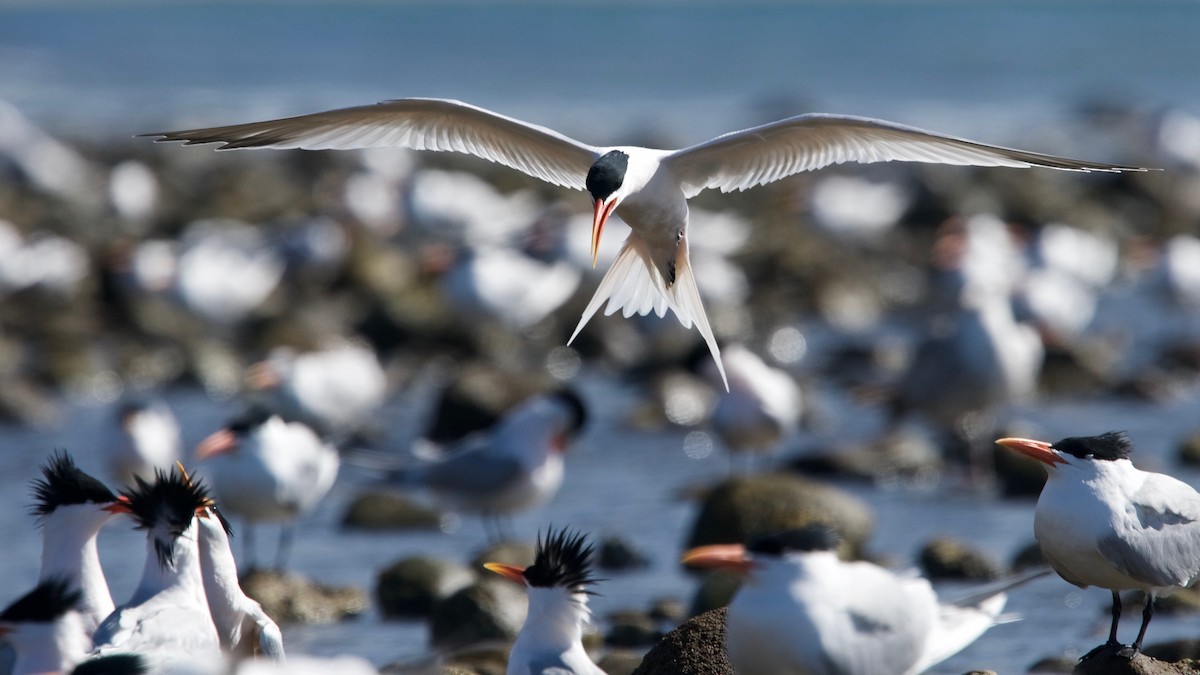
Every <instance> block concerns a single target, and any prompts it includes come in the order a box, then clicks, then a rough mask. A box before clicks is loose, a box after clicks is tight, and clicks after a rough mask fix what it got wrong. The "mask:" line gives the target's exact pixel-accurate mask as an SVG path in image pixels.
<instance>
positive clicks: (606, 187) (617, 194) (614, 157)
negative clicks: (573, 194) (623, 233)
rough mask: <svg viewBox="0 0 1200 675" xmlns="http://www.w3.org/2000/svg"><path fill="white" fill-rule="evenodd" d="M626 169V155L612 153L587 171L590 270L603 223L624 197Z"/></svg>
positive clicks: (598, 247) (617, 151) (627, 164)
mask: <svg viewBox="0 0 1200 675" xmlns="http://www.w3.org/2000/svg"><path fill="white" fill-rule="evenodd" d="M628 168H629V155H628V154H626V153H624V152H622V151H620V150H612V151H609V152H607V153H605V154H603V155H601V156H600V159H597V160H596V162H595V163H594V164H592V166H591V168H590V169H588V174H587V180H586V181H585V185H586V186H587V191H588V192H589V193H591V195H592V207H593V209H594V212H593V215H592V267H595V266H596V256H597V255H598V254H599V250H600V233H601V232H603V231H604V223H605V222H607V221H608V217H609V216H611V215H612V212H613V211H615V210H616V208H617V205H618V204H620V203H621V200H622V199H624V198H625V196H626V195H625V192H624V191H623V190H622V189H621V188H622V187H624V184H625V172H626V170H628Z"/></svg>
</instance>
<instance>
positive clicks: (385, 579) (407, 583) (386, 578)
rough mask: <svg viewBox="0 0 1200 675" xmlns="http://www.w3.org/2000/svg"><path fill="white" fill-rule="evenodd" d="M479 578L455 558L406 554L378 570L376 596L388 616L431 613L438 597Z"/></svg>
mask: <svg viewBox="0 0 1200 675" xmlns="http://www.w3.org/2000/svg"><path fill="white" fill-rule="evenodd" d="M476 578H477V576H476V574H475V572H473V571H472V570H470V569H468V568H467V567H466V566H464V565H461V564H459V563H456V562H453V561H449V560H438V559H435V558H426V557H414V558H405V559H403V560H398V561H396V562H395V563H393V564H392V565H391V566H389V567H388V568H386V569H384V570H383V571H381V572H380V573H379V576H378V578H377V581H376V585H375V598H376V600H378V601H379V611H380V613H382V614H383V616H385V617H389V618H395V617H421V616H428V615H429V613H430V612H432V611H433V606H434V605H435V604H436V603H437V602H438V601H440V600H444V599H445V598H448V597H450V596H451V595H453V594H454V593H456V592H458V591H459V590H462V589H463V588H466V587H467V586H470V585H471V584H472V583H473V582H474V581H475V579H476Z"/></svg>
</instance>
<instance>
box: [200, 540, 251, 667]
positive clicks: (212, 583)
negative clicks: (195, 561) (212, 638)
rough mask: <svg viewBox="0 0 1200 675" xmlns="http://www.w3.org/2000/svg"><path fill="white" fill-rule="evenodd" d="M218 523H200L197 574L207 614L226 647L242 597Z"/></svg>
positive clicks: (237, 623)
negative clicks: (206, 602)
mask: <svg viewBox="0 0 1200 675" xmlns="http://www.w3.org/2000/svg"><path fill="white" fill-rule="evenodd" d="M220 527H221V525H220V524H219V523H202V524H201V530H200V574H201V578H202V581H203V584H204V595H205V598H206V599H207V601H208V611H209V613H210V614H212V619H213V623H214V624H215V625H216V627H217V633H218V635H219V636H220V638H221V644H222V646H223V647H228V645H229V643H230V642H231V641H232V639H233V636H234V634H235V633H236V632H237V631H238V630H239V629H240V627H241V623H242V618H243V614H244V612H243V611H242V608H241V604H242V601H243V598H244V596H245V594H244V593H243V592H242V588H241V586H240V585H239V583H238V574H237V562H236V561H235V560H234V558H233V551H231V550H230V548H229V539H228V538H227V537H226V536H225V532H224V531H223V530H222V531H220V532H217V531H215V530H219V529H220Z"/></svg>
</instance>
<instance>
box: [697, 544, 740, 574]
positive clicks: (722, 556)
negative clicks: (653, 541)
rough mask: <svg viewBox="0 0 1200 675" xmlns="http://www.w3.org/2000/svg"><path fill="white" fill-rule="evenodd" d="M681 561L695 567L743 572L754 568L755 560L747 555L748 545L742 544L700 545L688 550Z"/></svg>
mask: <svg viewBox="0 0 1200 675" xmlns="http://www.w3.org/2000/svg"><path fill="white" fill-rule="evenodd" d="M680 562H682V563H683V564H684V565H691V566H693V567H710V568H716V569H723V570H734V571H736V572H741V573H743V574H745V573H746V572H749V571H750V570H751V569H753V568H754V562H753V561H752V560H750V559H749V558H748V557H746V547H745V546H743V545H741V544H714V545H712V546H698V547H696V548H693V549H691V550H690V551H686V552H685V553H684V554H683V557H682V558H680Z"/></svg>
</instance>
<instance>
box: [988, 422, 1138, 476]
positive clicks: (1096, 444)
mask: <svg viewBox="0 0 1200 675" xmlns="http://www.w3.org/2000/svg"><path fill="white" fill-rule="evenodd" d="M996 444H997V445H1000V446H1002V447H1005V448H1008V449H1009V450H1013V451H1015V452H1019V453H1021V454H1022V455H1025V456H1026V457H1032V458H1033V459H1036V460H1037V461H1039V462H1041V463H1042V464H1045V465H1046V468H1047V469H1051V468H1057V467H1058V465H1060V464H1072V463H1075V460H1100V461H1109V462H1112V461H1116V460H1120V459H1129V452H1130V450H1132V449H1133V442H1132V441H1131V440H1130V439H1129V436H1128V435H1126V434H1125V432H1123V431H1110V432H1108V433H1104V434H1100V435H1099V436H1072V437H1071V438H1064V439H1062V440H1061V441H1058V442H1057V443H1048V442H1046V441H1035V440H1032V439H1029V438H1001V439H1000V440H998V441H996ZM1051 473H1053V472H1051Z"/></svg>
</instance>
